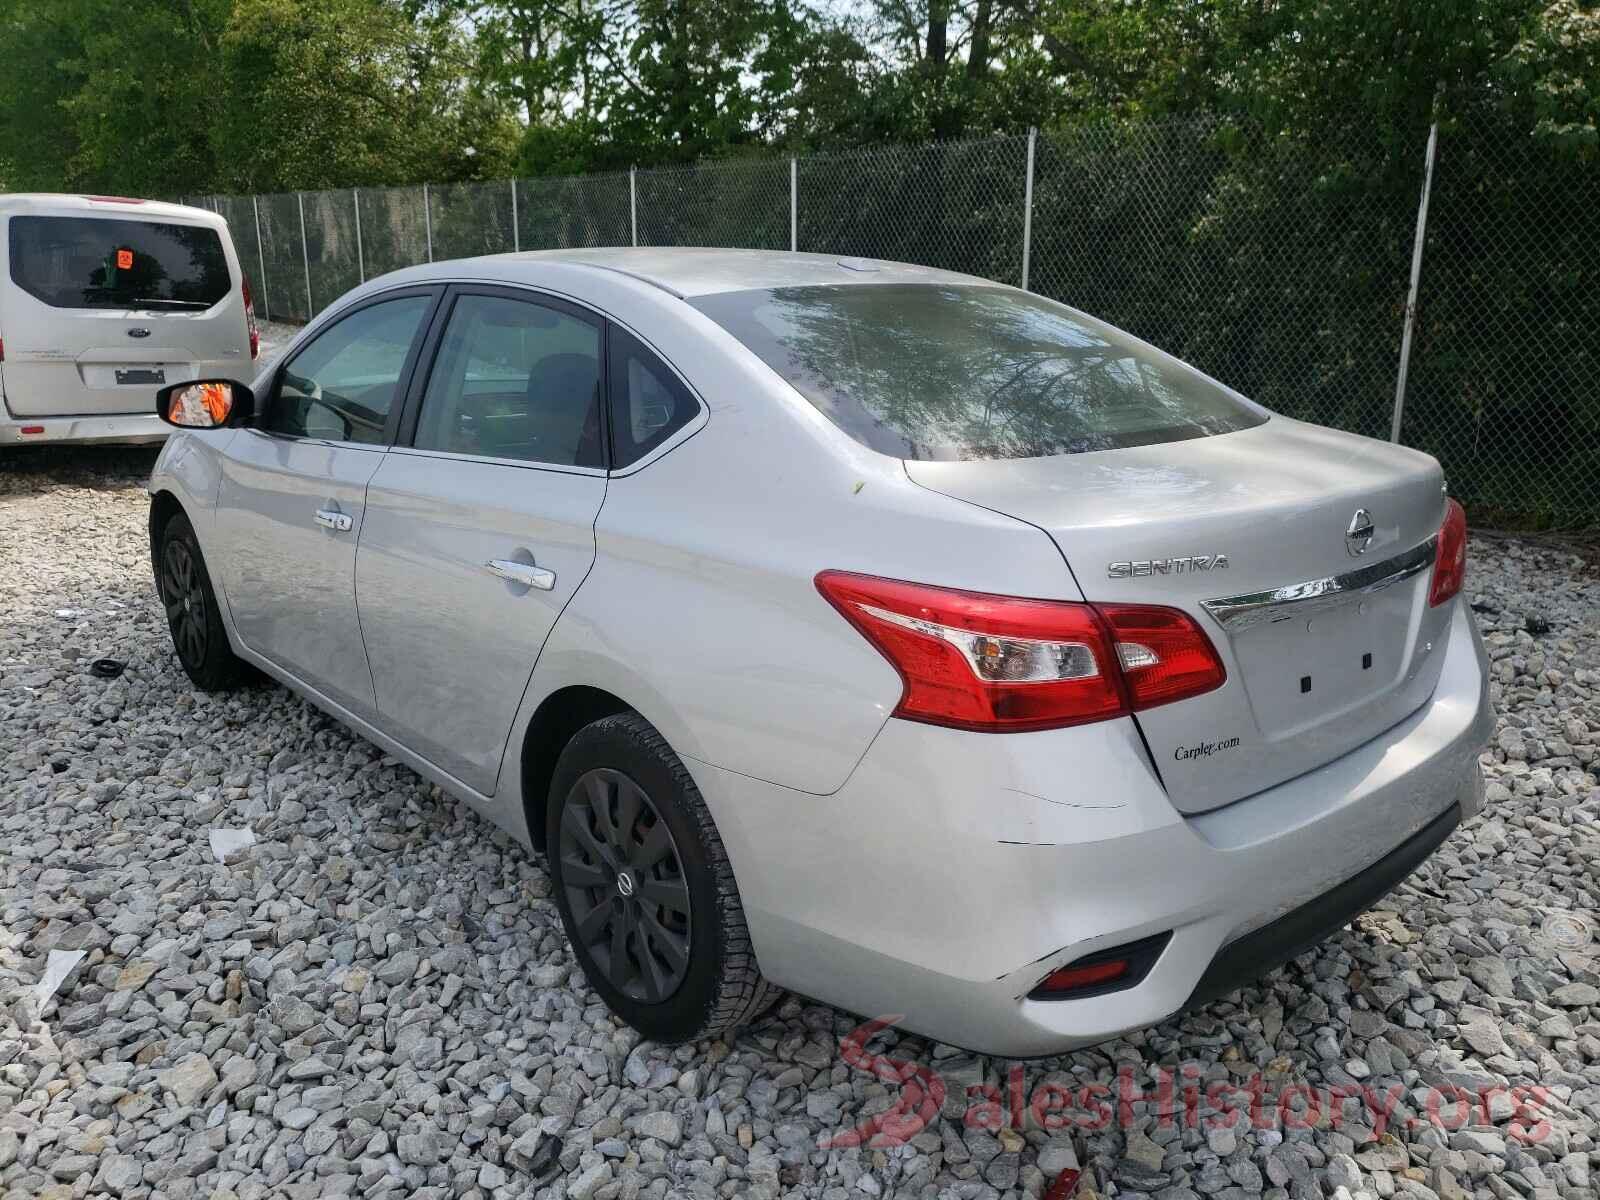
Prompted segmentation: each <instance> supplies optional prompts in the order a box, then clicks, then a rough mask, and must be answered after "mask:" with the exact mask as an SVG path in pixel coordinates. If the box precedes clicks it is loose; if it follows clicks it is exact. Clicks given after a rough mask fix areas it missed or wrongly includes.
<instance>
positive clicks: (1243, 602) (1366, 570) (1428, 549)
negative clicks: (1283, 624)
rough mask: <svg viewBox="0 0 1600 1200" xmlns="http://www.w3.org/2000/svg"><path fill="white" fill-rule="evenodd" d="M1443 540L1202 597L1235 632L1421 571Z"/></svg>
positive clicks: (1214, 614) (1299, 614) (1338, 601)
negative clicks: (1325, 572)
mask: <svg viewBox="0 0 1600 1200" xmlns="http://www.w3.org/2000/svg"><path fill="white" fill-rule="evenodd" d="M1438 541H1439V538H1438V535H1437V534H1435V535H1434V536H1433V537H1430V538H1429V539H1428V540H1427V541H1425V542H1423V543H1422V544H1421V545H1419V546H1414V547H1412V548H1411V549H1410V550H1407V551H1406V552H1405V553H1404V554H1397V555H1396V556H1395V557H1393V558H1387V559H1384V560H1383V561H1382V562H1375V563H1369V564H1367V565H1366V566H1364V567H1358V568H1356V569H1355V570H1354V571H1346V572H1345V573H1344V574H1342V575H1329V576H1326V577H1325V578H1322V579H1307V580H1306V581H1305V582H1303V583H1291V584H1286V585H1285V586H1283V587H1278V588H1273V589H1271V590H1270V591H1265V592H1243V593H1241V594H1239V595H1237V596H1221V597H1218V598H1217V599H1215V600H1202V601H1201V602H1200V607H1201V608H1203V609H1205V610H1206V612H1207V613H1209V614H1210V615H1211V617H1212V619H1214V620H1215V621H1216V622H1217V624H1219V625H1221V626H1222V627H1223V628H1224V629H1226V630H1228V631H1229V632H1230V633H1236V632H1238V631H1240V630H1243V629H1250V628H1253V627H1254V626H1256V625H1264V624H1269V623H1271V622H1273V621H1288V620H1291V619H1293V618H1295V617H1303V616H1306V615H1308V614H1310V613H1315V612H1321V611H1323V610H1325V609H1329V608H1334V607H1336V606H1338V605H1340V604H1343V603H1344V602H1345V601H1347V600H1349V599H1350V598H1351V597H1352V596H1360V595H1368V594H1370V593H1372V592H1378V591H1382V590H1383V589H1384V588H1386V587H1391V586H1393V585H1394V584H1397V583H1399V582H1400V581H1401V580H1404V579H1410V578H1411V577H1412V576H1413V575H1417V574H1420V573H1421V572H1423V571H1425V570H1427V569H1428V568H1429V567H1431V566H1432V565H1433V560H1434V550H1435V547H1436V546H1437V544H1438Z"/></svg>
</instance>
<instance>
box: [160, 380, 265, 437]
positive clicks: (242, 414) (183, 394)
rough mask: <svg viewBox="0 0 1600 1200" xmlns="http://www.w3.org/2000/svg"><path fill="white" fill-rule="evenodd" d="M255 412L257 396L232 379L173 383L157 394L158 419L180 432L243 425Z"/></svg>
mask: <svg viewBox="0 0 1600 1200" xmlns="http://www.w3.org/2000/svg"><path fill="white" fill-rule="evenodd" d="M255 411H256V397H255V393H254V392H252V391H251V390H250V389H249V388H247V387H245V385H244V384H242V383H235V382H234V381H233V380H231V379H202V380H200V381H199V382H198V383H173V384H168V385H167V386H166V387H164V388H162V389H161V390H160V391H159V392H157V393H156V415H157V416H159V417H160V418H161V419H162V420H163V421H165V422H166V423H167V424H168V425H176V426H177V427H178V428H179V429H221V428H223V427H224V426H230V425H243V424H246V423H247V422H248V421H249V420H250V419H251V417H253V416H255Z"/></svg>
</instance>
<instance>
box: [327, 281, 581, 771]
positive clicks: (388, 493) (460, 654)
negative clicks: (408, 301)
mask: <svg viewBox="0 0 1600 1200" xmlns="http://www.w3.org/2000/svg"><path fill="white" fill-rule="evenodd" d="M446 303H447V304H448V305H449V306H450V311H449V315H448V318H447V320H446V322H445V323H444V324H443V326H442V331H441V333H440V334H439V335H438V346H437V350H436V351H435V352H434V355H433V360H434V366H433V369H432V372H431V374H430V375H429V377H428V380H427V382H426V385H425V386H424V387H423V388H422V389H421V397H420V407H419V408H418V409H417V411H416V414H415V419H414V424H415V433H414V436H413V437H412V438H411V439H410V441H411V444H410V445H408V446H396V447H395V448H394V449H393V450H391V451H390V452H389V453H388V454H387V455H385V456H384V460H383V464H382V466H380V467H379V468H378V470H377V473H376V474H375V475H374V476H373V477H372V479H371V481H370V483H369V484H368V487H367V508H366V517H365V522H364V524H363V527H362V530H361V543H360V548H359V550H358V552H357V555H356V594H357V596H358V598H359V604H360V612H361V627H362V630H363V632H364V634H365V638H366V646H367V652H368V659H369V662H370V664H371V668H372V678H373V682H374V684H375V685H376V689H377V703H378V713H379V726H380V728H382V729H383V730H384V732H386V733H388V734H389V735H390V736H391V737H393V738H395V739H396V740H397V741H399V742H401V743H403V744H404V745H405V746H407V747H409V748H410V749H413V750H415V751H416V752H417V753H419V754H421V755H423V756H424V757H425V758H427V759H428V760H429V761H431V762H432V763H434V764H435V765H436V766H438V767H439V768H440V769H442V770H444V771H446V772H448V773H449V774H451V775H453V776H455V777H456V778H457V779H459V780H461V781H462V782H463V783H465V784H467V785H468V786H469V787H471V788H473V789H475V790H477V791H479V792H482V793H484V794H489V793H492V792H493V791H494V787H495V779H496V774H497V772H498V771H499V767H500V759H501V755H502V753H503V751H504V749H505V743H506V738H507V735H508V734H509V733H510V729H511V722H512V720H513V719H514V718H515V716H516V711H517V707H518V705H519V703H520V702H521V700H522V694H523V691H524V689H525V688H526V687H527V683H528V677H529V675H530V673H531V672H532V670H533V664H534V660H535V659H536V658H538V656H539V651H540V649H541V648H542V647H543V645H544V640H545V637H546V636H547V635H548V634H549V632H550V628H551V626H552V625H554V624H555V620H556V618H557V617H558V616H559V615H560V613H561V610H562V608H563V607H564V606H565V605H566V603H567V601H568V600H569V599H570V598H571V597H572V594H573V593H574V592H575V591H576V590H577V588H578V585H579V584H580V583H582V582H583V577H584V576H585V575H586V574H587V573H588V571H589V568H590V566H591V565H592V564H593V562H594V555H595V543H594V521H595V517H596V515H597V514H598V513H599V511H600V504H601V501H602V500H603V499H604V498H605V491H606V475H605V470H604V463H605V459H604V453H603V444H604V443H603V437H602V435H603V425H602V420H603V416H602V412H601V408H602V405H601V394H602V389H601V383H602V354H601V347H602V340H603V332H604V330H603V325H602V322H600V321H599V320H598V319H597V318H596V317H594V316H593V315H592V314H589V313H587V312H586V311H584V310H582V309H580V308H577V307H576V306H573V305H569V304H565V303H562V302H560V301H557V300H553V299H549V300H546V299H541V298H539V297H537V296H535V295H534V294H532V293H528V292H519V291H515V290H511V289H495V288H462V289H460V290H459V291H457V292H456V293H455V294H454V295H453V297H452V298H450V299H447V301H446ZM414 390H415V389H414ZM401 440H402V441H405V440H406V439H405V438H404V437H403V436H402V439H401Z"/></svg>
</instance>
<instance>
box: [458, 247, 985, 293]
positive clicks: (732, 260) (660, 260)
mask: <svg viewBox="0 0 1600 1200" xmlns="http://www.w3.org/2000/svg"><path fill="white" fill-rule="evenodd" d="M489 258H490V259H492V260H493V261H494V262H495V263H496V265H497V266H502V267H511V268H512V271H511V272H509V273H514V264H517V263H522V262H526V263H529V264H537V263H564V264H570V265H573V266H585V267H595V268H600V269H603V270H609V271H619V272H621V273H622V274H624V275H631V276H633V277H634V278H636V279H641V280H643V281H645V282H646V283H650V284H654V285H655V286H656V287H659V288H662V289H664V290H665V291H668V292H671V293H672V294H673V295H675V296H680V297H684V298H687V297H690V296H705V295H709V294H712V293H714V292H742V291H750V290H753V289H765V288H778V287H800V286H806V285H816V284H873V283H924V284H953V283H962V284H981V283H989V282H990V281H989V280H986V279H979V278H977V277H976V276H973V275H961V274H958V273H956V272H954V271H941V270H938V269H936V268H934V267H919V266H915V265H913V264H911V263H897V262H886V261H883V260H881V259H872V258H850V257H846V256H841V255H837V254H796V253H794V252H792V251H788V250H726V249H713V248H707V247H686V246H620V247H593V248H579V249H572V250H532V251H528V252H525V253H522V254H496V255H491V256H489ZM435 265H436V266H437V265H439V264H435Z"/></svg>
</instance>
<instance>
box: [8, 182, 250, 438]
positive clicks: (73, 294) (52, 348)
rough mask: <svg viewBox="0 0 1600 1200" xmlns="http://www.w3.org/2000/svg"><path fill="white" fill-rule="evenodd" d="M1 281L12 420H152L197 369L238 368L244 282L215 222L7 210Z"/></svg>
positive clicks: (243, 332)
mask: <svg viewBox="0 0 1600 1200" xmlns="http://www.w3.org/2000/svg"><path fill="white" fill-rule="evenodd" d="M6 224H7V229H6V237H5V245H6V250H7V260H8V261H7V267H6V272H5V277H4V278H3V279H0V331H3V333H4V337H5V359H6V363H5V373H6V374H5V389H6V392H5V394H6V405H7V407H8V408H9V409H10V410H11V412H12V414H13V415H14V416H18V417H57V416H80V415H107V414H120V413H145V412H153V411H154V405H155V393H156V390H157V389H158V388H160V387H161V386H162V385H163V384H166V383H173V382H177V381H180V380H183V379H192V378H195V376H196V372H197V370H198V369H199V364H200V363H203V362H208V363H216V362H219V361H225V360H230V359H233V360H237V359H243V360H244V361H245V362H248V357H247V355H248V350H247V349H246V348H245V347H246V339H247V332H246V327H245V315H244V310H243V288H242V286H241V285H242V281H243V278H242V276H241V275H240V274H239V268H238V264H237V263H236V262H234V261H233V255H232V253H231V251H230V249H229V246H228V242H227V237H226V232H225V230H224V229H223V227H221V225H220V223H211V222H204V221H186V220H184V219H183V218H182V217H178V216H166V215H163V216H161V217H160V218H156V219H150V218H147V219H134V218H130V217H127V216H124V215H121V214H118V215H116V216H108V215H101V214H99V213H96V212H92V211H83V210H78V211H73V212H68V213H60V214H50V213H29V212H17V213H13V214H12V215H11V216H10V218H9V220H8V221H7V222H6Z"/></svg>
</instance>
